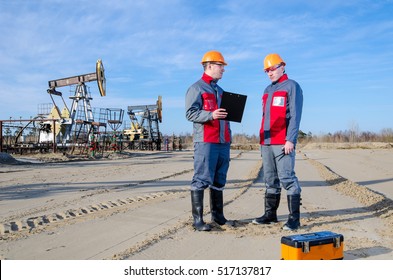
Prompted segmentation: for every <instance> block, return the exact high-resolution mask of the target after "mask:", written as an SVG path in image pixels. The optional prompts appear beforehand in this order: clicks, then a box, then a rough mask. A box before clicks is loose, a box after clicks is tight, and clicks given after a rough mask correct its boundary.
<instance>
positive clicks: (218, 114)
mask: <svg viewBox="0 0 393 280" xmlns="http://www.w3.org/2000/svg"><path fill="white" fill-rule="evenodd" d="M227 115H228V113H227V112H226V110H225V109H224V108H219V109H217V110H215V111H213V120H217V119H225V118H226V116H227Z"/></svg>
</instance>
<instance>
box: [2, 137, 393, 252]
mask: <svg viewBox="0 0 393 280" xmlns="http://www.w3.org/2000/svg"><path fill="white" fill-rule="evenodd" d="M231 157H232V160H231V166H230V170H229V173H228V184H227V186H226V190H225V192H224V200H225V204H226V205H225V215H226V217H227V218H229V219H234V220H236V226H235V227H227V226H218V225H214V224H213V230H212V231H211V232H197V231H194V230H193V228H192V226H191V205H190V194H189V182H190V180H191V177H192V175H193V161H192V151H176V152H132V151H130V152H127V153H123V154H112V155H110V156H107V157H105V158H101V159H98V160H81V159H75V158H74V159H69V158H65V157H64V156H59V155H50V156H49V159H48V156H46V157H44V159H45V160H43V159H42V158H41V159H38V158H35V159H32V158H26V156H24V157H21V156H18V157H16V156H15V157H10V156H9V155H6V154H0V189H1V192H0V258H1V259H11V260H89V259H92V260H100V259H115V260H117V259H127V260H135V259H136V260H145V259H148V260H176V259H182V260H193V259H194V260H260V259H262V260H263V259H264V260H279V259H280V258H281V247H280V246H281V237H282V236H286V235H292V234H295V233H288V232H286V231H283V230H282V229H281V227H282V225H283V223H285V221H286V219H287V215H288V208H287V204H286V194H285V191H283V195H282V200H281V201H282V202H281V205H280V207H279V211H278V214H279V220H280V222H279V223H277V224H274V225H254V224H252V223H250V222H251V220H252V219H253V218H255V217H258V216H260V215H262V214H263V203H264V202H263V196H264V187H263V178H262V175H261V168H262V160H261V157H260V154H259V151H242V150H233V151H232V152H231ZM26 160H29V161H30V163H29V162H26ZM49 160H50V161H49ZM296 173H297V175H298V177H299V180H300V182H301V185H302V188H303V192H302V206H301V224H302V227H301V229H300V230H299V231H297V232H296V234H301V233H313V232H317V231H332V232H335V233H340V234H342V235H343V236H344V244H345V246H344V259H345V260H359V259H362V260H381V259H383V260H393V203H392V199H393V187H392V181H393V149H391V148H388V147H385V146H384V147H379V146H377V147H375V146H374V147H372V148H371V149H370V147H368V148H367V149H366V148H365V147H359V148H356V149H343V147H339V148H337V147H328V148H326V147H324V148H321V147H320V146H318V145H308V146H306V147H303V148H299V149H298V155H297V161H296ZM209 211H210V209H209V195H208V191H206V192H205V213H206V216H205V220H206V221H208V222H210V213H209Z"/></svg>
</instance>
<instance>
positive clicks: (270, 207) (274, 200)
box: [252, 193, 281, 225]
mask: <svg viewBox="0 0 393 280" xmlns="http://www.w3.org/2000/svg"><path fill="white" fill-rule="evenodd" d="M280 198H281V194H274V193H265V214H263V216H261V217H259V218H256V219H254V220H253V221H252V223H253V224H258V225H266V224H270V223H277V222H278V220H277V209H278V206H279V205H280Z"/></svg>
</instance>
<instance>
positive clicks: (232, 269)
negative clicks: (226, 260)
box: [217, 266, 271, 276]
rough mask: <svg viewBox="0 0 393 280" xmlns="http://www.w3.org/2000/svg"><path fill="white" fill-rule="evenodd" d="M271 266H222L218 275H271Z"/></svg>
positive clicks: (218, 270)
mask: <svg viewBox="0 0 393 280" xmlns="http://www.w3.org/2000/svg"><path fill="white" fill-rule="evenodd" d="M270 270H271V267H270V266H260V267H257V266H220V267H218V269H217V275H223V276H228V275H261V276H264V275H269V273H270Z"/></svg>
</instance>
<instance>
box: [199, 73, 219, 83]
mask: <svg viewBox="0 0 393 280" xmlns="http://www.w3.org/2000/svg"><path fill="white" fill-rule="evenodd" d="M202 80H204V81H205V82H206V83H207V84H209V85H210V83H211V82H214V83H217V81H218V80H215V79H213V78H212V77H210V76H209V75H208V74H206V73H205V72H203V75H202Z"/></svg>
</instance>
